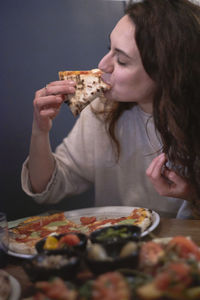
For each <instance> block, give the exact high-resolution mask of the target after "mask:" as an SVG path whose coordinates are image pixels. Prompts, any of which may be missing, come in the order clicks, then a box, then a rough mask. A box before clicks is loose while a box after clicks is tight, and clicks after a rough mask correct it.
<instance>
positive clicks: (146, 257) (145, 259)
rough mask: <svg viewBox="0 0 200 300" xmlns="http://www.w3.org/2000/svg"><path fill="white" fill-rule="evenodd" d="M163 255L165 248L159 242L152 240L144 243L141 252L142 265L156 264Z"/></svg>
mask: <svg viewBox="0 0 200 300" xmlns="http://www.w3.org/2000/svg"><path fill="white" fill-rule="evenodd" d="M163 255H164V250H163V248H162V246H161V245H159V244H158V243H155V242H152V241H150V242H147V243H144V244H143V245H142V246H141V249H140V254H139V261H140V266H141V267H145V266H155V265H156V264H157V263H158V262H159V260H160V258H161V257H162V256H163Z"/></svg>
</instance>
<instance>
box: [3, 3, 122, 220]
mask: <svg viewBox="0 0 200 300" xmlns="http://www.w3.org/2000/svg"><path fill="white" fill-rule="evenodd" d="M123 8H124V2H123V1H109V0H107V1H106V0H58V1H56V0H17V1H13V0H2V1H1V2H0V44H1V50H0V53H1V54H0V64H1V72H0V90H1V93H0V95H1V100H0V101H1V110H0V118H1V123H0V125H1V127H0V134H1V136H0V141H1V148H0V149H1V155H0V157H1V166H0V172H1V173H0V176H1V177H0V182H1V190H0V194H1V196H0V210H3V211H5V212H6V213H7V215H8V219H9V220H12V219H16V218H20V217H23V216H28V215H33V214H38V213H42V212H43V211H45V210H47V209H52V208H54V209H64V210H68V209H74V208H80V207H87V206H91V205H93V191H89V192H87V193H85V194H84V195H82V196H78V197H74V198H72V199H69V200H68V201H66V200H63V201H62V202H61V203H59V204H58V205H55V206H53V207H52V206H41V205H38V204H36V203H35V202H34V201H33V200H32V199H30V198H29V197H28V196H27V195H25V194H24V192H23V191H22V190H21V183H20V172H21V165H22V163H23V161H24V160H25V158H26V156H27V154H28V150H29V140H30V133H31V125H32V112H33V107H32V101H33V98H34V93H35V91H36V90H37V89H40V88H42V87H43V86H44V85H45V84H46V83H48V82H50V81H54V80H57V79H58V77H57V73H58V71H59V70H63V69H66V70H67V69H68V70H71V69H74V70H75V69H90V68H95V67H96V66H97V65H98V61H99V60H100V59H101V57H102V56H103V55H104V54H105V53H106V51H107V45H108V36H109V33H110V31H111V30H112V28H113V26H114V25H115V23H116V21H117V20H118V19H119V18H120V17H121V16H122V15H123ZM74 122H75V119H74V117H73V116H72V114H71V113H70V112H69V110H68V108H67V106H65V105H63V107H62V110H61V113H60V115H59V116H58V117H57V119H56V120H55V122H54V126H53V129H52V132H51V140H52V147H53V149H55V146H56V145H57V144H58V143H59V142H61V140H62V138H63V137H64V136H65V135H66V134H67V133H68V132H69V131H70V129H71V127H72V126H73V124H74Z"/></svg>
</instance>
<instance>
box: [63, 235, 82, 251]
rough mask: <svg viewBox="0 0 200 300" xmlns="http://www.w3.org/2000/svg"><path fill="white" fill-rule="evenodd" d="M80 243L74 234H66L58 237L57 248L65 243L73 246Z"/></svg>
mask: <svg viewBox="0 0 200 300" xmlns="http://www.w3.org/2000/svg"><path fill="white" fill-rule="evenodd" d="M79 243H80V239H79V237H78V236H77V235H76V234H67V235H64V236H63V237H61V238H60V240H59V243H58V248H59V246H60V245H62V244H67V245H68V246H75V245H78V244H79Z"/></svg>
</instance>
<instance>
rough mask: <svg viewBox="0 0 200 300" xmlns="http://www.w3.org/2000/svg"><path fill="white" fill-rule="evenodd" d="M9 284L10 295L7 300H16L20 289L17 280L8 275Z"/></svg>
mask: <svg viewBox="0 0 200 300" xmlns="http://www.w3.org/2000/svg"><path fill="white" fill-rule="evenodd" d="M9 279H10V284H11V294H10V296H9V298H8V300H18V299H19V298H20V295H21V287H20V284H19V282H18V281H17V279H15V277H13V276H11V275H9Z"/></svg>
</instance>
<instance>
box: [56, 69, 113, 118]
mask: <svg viewBox="0 0 200 300" xmlns="http://www.w3.org/2000/svg"><path fill="white" fill-rule="evenodd" d="M101 75H102V72H101V71H100V70H99V69H92V70H88V71H60V72H59V79H60V80H73V81H75V82H76V86H75V89H76V91H75V93H74V94H68V95H67V96H66V97H67V98H66V101H65V102H66V103H67V104H68V105H69V107H70V109H71V111H72V113H73V115H74V116H77V115H79V114H80V112H81V111H82V110H83V109H84V108H85V107H86V106H87V105H88V104H89V103H90V102H92V101H93V100H94V99H96V98H97V97H104V92H105V91H107V90H109V89H110V86H109V85H108V84H106V83H105V82H103V80H102V79H101Z"/></svg>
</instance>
